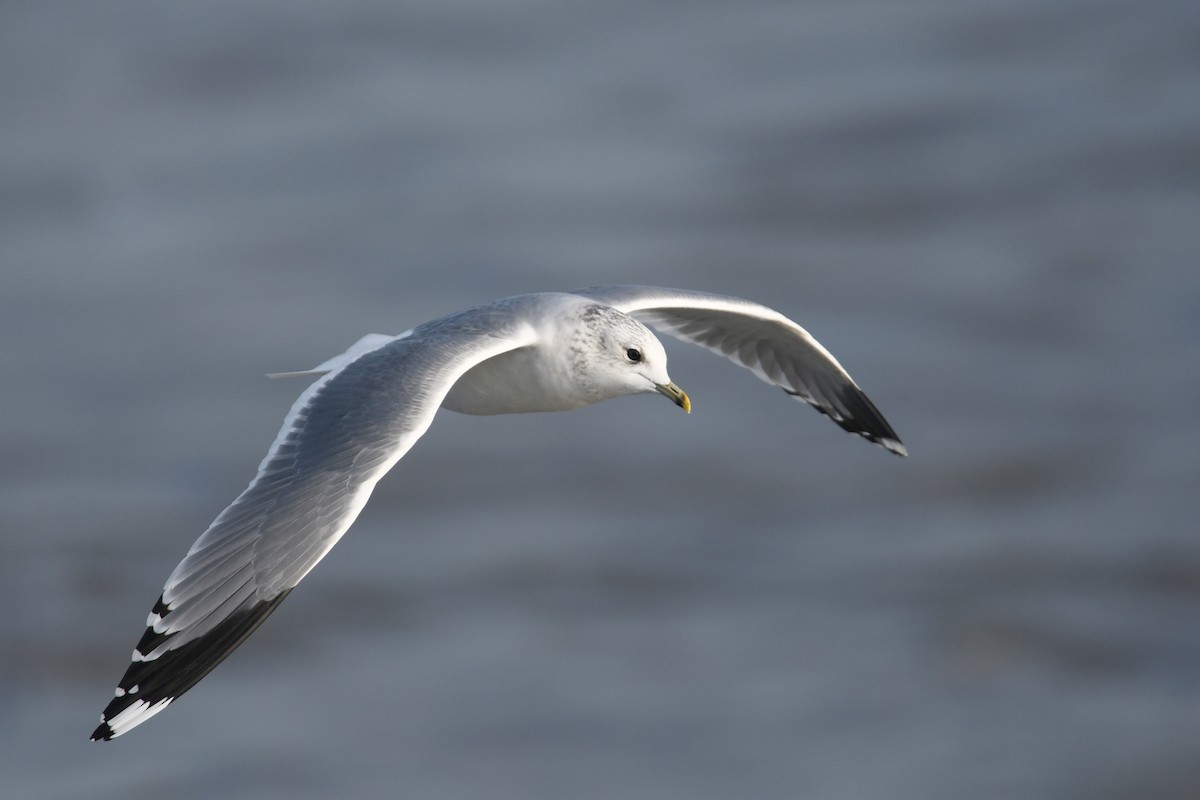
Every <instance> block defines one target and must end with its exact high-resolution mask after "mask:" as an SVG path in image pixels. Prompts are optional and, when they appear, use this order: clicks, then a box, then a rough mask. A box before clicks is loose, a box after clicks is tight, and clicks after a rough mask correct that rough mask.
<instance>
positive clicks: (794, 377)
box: [575, 286, 908, 455]
mask: <svg viewBox="0 0 1200 800" xmlns="http://www.w3.org/2000/svg"><path fill="white" fill-rule="evenodd" d="M575 294H579V295H583V296H584V297H590V298H592V299H593V300H597V301H599V302H602V303H607V304H608V305H611V306H612V307H614V308H616V309H618V310H620V311H623V312H625V313H626V314H629V315H630V316H632V317H634V318H636V319H638V320H640V321H642V322H644V323H646V324H647V325H650V326H652V327H654V328H657V329H658V330H661V331H662V332H664V333H668V334H670V335H672V336H675V337H676V338H679V339H683V340H684V341H687V342H692V343H693V344H698V345H700V346H701V347H704V348H707V349H708V350H711V351H712V352H714V353H718V354H720V355H723V356H725V357H726V358H728V359H730V360H731V361H733V362H734V363H736V364H740V365H741V366H743V367H746V368H747V369H749V370H751V371H752V372H753V373H754V374H755V375H757V376H758V377H759V378H761V379H762V380H764V381H766V382H767V383H770V384H773V385H775V386H778V387H780V388H781V389H783V390H784V391H785V392H787V393H788V394H790V395H792V396H793V397H796V398H798V399H800V400H803V401H804V402H806V403H809V404H811V405H812V406H813V407H815V408H816V409H817V410H818V411H820V412H821V413H823V414H825V415H827V416H828V417H829V418H830V419H832V420H833V421H834V422H836V423H837V424H838V425H840V426H841V427H842V428H844V429H845V430H848V431H850V432H852V433H857V434H859V435H861V436H863V437H865V438H867V439H869V440H871V441H873V442H875V443H876V444H879V445H882V446H883V447H885V448H887V449H888V450H890V451H892V452H893V453H897V454H899V455H907V453H908V451H907V450H906V449H905V447H904V445H903V444H902V443H901V442H900V439H899V437H897V436H896V432H895V431H893V430H892V427H891V425H889V424H888V422H887V420H885V419H884V418H883V415H882V414H881V413H880V412H879V409H877V408H876V407H875V405H874V403H872V402H871V401H870V399H868V398H867V396H866V395H865V394H864V393H863V392H862V390H861V389H859V388H858V385H857V384H856V383H855V382H854V380H853V379H852V378H851V377H850V375H849V374H848V373H847V372H846V370H845V369H843V368H842V365H841V364H839V363H838V361H837V359H836V358H834V357H833V355H832V354H831V353H830V352H829V351H828V350H826V349H825V348H824V347H823V346H822V345H821V343H820V342H818V341H817V340H816V339H814V338H813V337H812V335H811V334H809V332H808V331H806V330H805V329H804V328H802V327H800V325H798V324H796V323H795V322H793V321H792V320H790V319H788V318H787V317H785V316H784V315H783V314H780V313H779V312H778V311H775V310H774V309H771V308H768V307H766V306H763V305H759V304H758V303H753V302H751V301H749V300H743V299H741V298H739V297H728V296H725V295H718V294H707V293H705V292H692V291H688V290H685V289H666V288H659V287H654V286H593V287H590V288H587V289H581V290H579V291H577V292H575Z"/></svg>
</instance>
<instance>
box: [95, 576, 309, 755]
mask: <svg viewBox="0 0 1200 800" xmlns="http://www.w3.org/2000/svg"><path fill="white" fill-rule="evenodd" d="M289 592H291V590H290V589H286V590H284V591H282V592H280V593H279V594H278V595H276V596H275V597H273V598H271V599H270V600H266V601H261V602H258V603H255V604H254V605H251V606H248V607H245V608H242V609H240V610H238V611H235V612H233V613H232V614H230V615H229V617H228V618H227V619H225V620H224V621H222V622H221V624H220V625H218V626H217V627H216V628H214V629H213V630H211V631H209V632H208V633H206V634H204V635H203V636H201V637H199V638H198V639H193V640H192V641H190V642H187V643H186V644H183V645H181V646H180V647H178V648H176V649H174V650H167V651H166V652H164V653H162V654H161V655H159V656H157V657H155V658H149V659H147V660H145V661H134V662H133V663H132V664H130V665H129V668H128V669H127V670H126V671H125V675H124V676H123V677H122V678H121V681H120V683H118V684H117V687H118V691H117V696H116V697H114V698H113V699H112V700H111V701H109V704H108V706H107V707H105V709H104V714H103V715H102V716H101V718H100V719H101V722H100V726H99V727H97V728H96V730H95V731H93V732H92V741H108V740H110V739H114V738H116V737H117V736H120V735H121V734H122V733H124V732H125V731H128V730H130V729H131V728H133V727H136V726H137V725H139V724H140V723H141V722H142V721H144V720H145V719H147V718H149V717H150V716H153V715H154V714H155V713H157V712H158V711H161V710H162V709H164V708H166V706H167V705H169V704H170V703H172V702H173V701H174V700H175V699H176V698H177V697H179V696H180V695H182V694H183V693H184V692H186V691H187V690H188V689H190V688H192V687H193V686H195V685H196V683H197V682H199V680H200V679H201V678H203V677H204V676H205V675H207V674H208V673H209V672H211V671H212V670H213V668H214V667H216V666H217V665H218V664H220V663H221V662H222V661H224V660H225V657H226V656H228V655H229V654H230V653H232V652H233V651H234V650H235V649H236V648H237V647H238V645H240V644H241V643H242V642H243V641H245V640H246V637H248V636H249V635H250V634H251V633H253V632H254V631H255V630H256V629H257V628H258V626H259V625H261V624H262V623H263V620H265V619H266V618H267V617H268V616H269V615H270V613H271V612H272V611H274V610H275V608H276V607H277V606H278V605H279V604H280V603H281V602H283V599H284V598H285V597H287V596H288V594H289ZM154 608H155V613H160V612H159V611H158V610H159V609H160V608H161V609H162V610H163V612H165V611H166V606H165V605H163V603H162V600H161V599H160V600H159V602H158V603H156V604H155V606H154ZM171 635H172V634H166V635H163V634H157V633H155V632H154V629H153V628H147V629H146V633H145V634H144V635H143V636H142V640H141V641H140V642H139V643H138V648H137V652H138V653H141V654H149V653H151V652H153V650H154V648H155V647H157V646H158V645H159V644H161V643H162V642H164V641H166V640H167V639H168V638H169V637H170V636H171ZM137 704H141V705H142V707H143V708H145V707H149V713H147V714H145V715H139V717H140V718H139V719H137V720H136V721H134V722H132V723H131V724H130V723H129V722H128V720H124V721H123V722H122V723H121V724H118V725H117V730H114V729H113V727H112V724H113V722H114V720H117V718H118V715H120V714H122V713H123V712H125V711H126V710H127V709H129V708H130V707H132V706H134V705H137Z"/></svg>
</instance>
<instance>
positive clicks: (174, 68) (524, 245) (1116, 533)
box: [0, 0, 1200, 800]
mask: <svg viewBox="0 0 1200 800" xmlns="http://www.w3.org/2000/svg"><path fill="white" fill-rule="evenodd" d="M1197 8H1198V7H1197V5H1196V3H1195V2H1194V0H1163V1H1162V2H1153V3H1137V2H1133V1H1132V0H1125V1H1124V2H1082V0H1065V1H1064V2H1055V3H1041V2H1034V0H1017V1H1016V2H1003V3H988V4H981V3H961V2H953V1H952V0H929V2H915V0H904V1H903V2H879V1H878V0H876V1H875V2H842V3H837V4H830V3H824V2H805V1H803V0H793V1H792V2H777V3H776V2H743V3H690V2H667V3H651V4H647V3H642V2H637V3H632V2H631V3H596V4H578V3H561V2H550V1H549V0H530V2H524V3H488V2H466V3H456V2H452V3H401V2H387V3H384V2H343V3H338V4H326V5H323V6H317V5H314V4H307V3H291V4H283V3H267V2H251V3H246V2H223V3H199V4H198V3H175V4H163V3H148V2H142V3H137V2H115V3H104V4H94V3H83V2H75V3H31V2H9V3H6V4H5V6H4V9H3V11H0V100H2V107H0V269H2V273H0V280H2V284H0V375H2V376H3V389H2V390H0V398H2V403H3V409H4V412H5V413H4V421H3V423H2V424H0V453H2V457H0V476H2V478H0V604H2V607H3V609H4V614H3V615H0V633H2V636H3V650H2V651H0V686H2V687H3V693H2V694H0V722H2V727H0V731H2V732H0V780H2V782H3V789H2V790H0V793H2V794H3V795H4V797H6V798H7V797H12V798H47V799H54V800H60V799H61V800H68V799H72V800H73V799H74V798H79V797H89V798H101V799H105V800H107V799H108V798H121V799H122V800H128V798H141V797H169V798H175V799H177V800H188V799H189V798H208V797H222V798H227V799H229V800H237V799H238V798H255V799H256V800H259V799H261V798H288V800H302V799H303V798H327V797H334V796H339V797H354V798H396V797H413V798H492V799H495V800H506V799H507V798H514V799H515V798H572V800H574V799H579V800H590V799H591V798H656V799H657V798H689V799H690V800H703V799H707V798H714V799H718V798H720V799H725V798H735V797H737V798H742V797H746V798H781V799H786V798H809V797H811V798H823V799H828V798H835V799H836V798H845V799H846V800H861V798H872V797H887V798H893V799H906V798H913V799H914V800H916V799H918V798H919V799H920V800H940V799H942V798H944V799H945V800H962V798H1032V797H1039V798H1042V797H1045V798H1100V799H1101V800H1106V799H1112V800H1117V799H1118V798H1148V797H1153V798H1165V799H1166V800H1171V799H1172V798H1194V797H1197V796H1200V616H1198V614H1197V609H1198V607H1200V536H1198V535H1197V532H1196V527H1197V526H1196V521H1195V516H1196V511H1197V509H1198V503H1197V498H1196V493H1197V490H1198V488H1200V480H1198V479H1200V456H1197V449H1198V448H1197V445H1200V415H1198V414H1197V406H1198V403H1200V369H1198V368H1197V367H1198V365H1200V272H1198V269H1197V255H1198V254H1200V89H1198V87H1200V82H1198V75H1200V73H1198V70H1197V65H1198V63H1200V62H1197V59H1196V54H1197V52H1198V51H1197V42H1198V41H1200V13H1198V12H1197ZM610 282H642V283H652V284H662V285H668V286H685V287H690V288H697V289H705V290H710V291H719V292H727V293H733V294H738V295H744V296H746V297H750V298H753V299H757V300H760V301H764V302H767V303H769V304H771V305H773V306H775V307H777V308H779V309H780V310H782V311H784V312H785V313H788V314H789V315H791V316H793V317H794V318H795V319H797V320H799V321H800V322H801V323H802V324H804V325H806V326H808V327H809V329H810V330H811V331H812V332H813V333H814V334H815V335H817V336H818V337H819V338H820V339H821V340H822V341H823V342H824V343H825V344H826V345H827V346H828V347H829V348H830V349H831V350H832V351H833V352H834V353H835V354H837V356H838V357H839V358H840V359H841V360H842V362H843V363H844V364H845V365H846V366H847V368H848V369H849V370H850V371H851V373H852V374H853V375H854V376H855V377H856V378H857V379H858V380H859V382H860V383H861V384H862V385H863V387H864V388H865V389H866V390H867V392H868V393H869V394H870V395H871V397H872V398H873V399H874V400H875V402H876V403H877V404H878V405H879V406H880V408H881V409H882V410H883V411H884V413H885V414H886V415H887V416H888V418H889V419H890V420H891V421H892V423H893V424H894V425H895V427H896V429H897V430H898V431H899V433H900V434H901V435H902V437H903V438H904V439H905V442H906V443H907V444H908V446H909V449H910V451H911V452H912V456H911V457H910V458H908V459H906V460H902V459H898V458H894V457H892V456H891V455H889V454H887V453H885V452H884V451H882V450H880V449H878V448H873V447H871V446H869V445H867V444H866V443H864V442H863V441H861V440H859V439H858V438H857V437H851V436H847V435H845V434H843V433H841V432H840V431H839V430H837V429H836V428H835V427H834V426H833V425H831V424H829V423H828V422H827V421H826V420H824V419H823V418H821V417H819V416H818V415H817V414H814V413H812V412H811V411H809V410H807V409H804V408H800V407H797V406H796V405H795V404H794V403H792V402H790V401H788V400H787V398H785V397H784V396H783V395H782V393H780V392H777V391H773V390H770V389H768V388H767V387H765V386H764V385H762V384H760V383H758V382H757V381H756V380H755V379H754V378H753V377H752V376H750V375H748V374H743V373H740V372H738V371H737V370H735V369H734V368H733V367H731V366H730V365H728V364H727V363H726V362H724V361H723V360H721V359H716V358H713V357H711V356H709V355H708V354H705V353H702V352H700V351H698V350H695V349H694V348H693V349H689V348H687V347H686V346H684V345H678V346H676V345H674V344H673V343H671V342H668V350H669V352H670V353H671V357H672V377H674V379H675V380H676V381H677V382H678V383H680V384H681V385H682V386H684V387H685V388H686V389H687V390H688V391H689V392H690V393H691V394H692V396H693V399H694V401H695V406H696V408H695V413H693V414H692V415H691V416H690V417H687V416H684V415H682V414H680V413H679V412H678V409H676V408H675V407H674V406H672V405H671V404H669V403H665V402H662V400H661V398H657V399H656V398H650V397H643V398H630V399H626V400H622V401H616V402H612V403H608V404H604V405H602V406H598V407H595V408H592V409H587V410H584V411H580V412H575V413H571V414H558V415H532V416H527V417H500V418H487V419H473V418H464V417H457V416H455V415H451V414H446V415H443V416H441V417H439V419H438V420H437V421H436V422H435V424H434V426H433V428H432V429H431V431H430V432H429V434H428V436H427V437H426V438H425V439H423V440H422V441H421V442H420V443H418V445H417V446H416V447H415V448H414V450H413V451H412V452H411V453H410V454H409V456H408V457H407V458H405V459H404V460H403V461H402V462H401V463H400V464H399V465H398V466H397V468H396V469H395V470H394V471H393V473H392V474H391V475H390V476H389V477H388V478H387V479H385V480H384V481H383V482H382V483H381V485H380V486H379V488H378V490H377V492H376V495H375V498H374V499H373V500H372V503H371V504H370V505H369V506H368V508H367V510H366V511H365V512H364V514H363V516H362V518H361V519H360V521H359V522H358V524H357V525H356V526H355V528H354V529H353V530H352V532H351V534H350V535H349V536H347V537H346V539H345V540H344V541H343V542H342V543H341V544H340V545H339V546H338V547H337V548H336V549H335V550H334V551H333V552H332V553H331V555H330V557H329V558H328V559H326V561H325V562H323V563H322V564H321V565H320V566H319V567H318V568H317V570H315V571H314V572H313V574H312V575H311V576H310V577H309V578H308V579H307V580H306V581H305V582H304V584H303V585H302V586H301V587H300V588H299V589H298V590H297V591H296V592H294V593H293V595H292V597H291V598H289V600H288V602H287V603H285V604H284V605H283V606H282V607H281V609H280V611H279V612H278V613H277V614H276V615H275V616H274V617H272V618H271V619H270V620H269V621H268V622H267V624H266V625H265V626H264V627H263V628H262V629H261V630H260V631H259V632H258V633H257V634H256V635H255V636H254V637H253V638H252V639H251V640H250V641H249V642H248V643H247V644H246V645H245V646H244V647H243V648H242V649H241V650H239V651H238V652H236V653H235V654H234V655H233V656H232V657H231V658H230V660H229V661H228V662H226V663H225V664H223V665H222V666H221V667H220V668H218V669H217V670H216V671H215V672H214V673H213V674H212V675H210V676H209V677H208V678H206V679H205V680H204V681H203V682H202V683H201V684H200V685H199V686H198V687H197V688H196V689H194V690H193V691H192V692H191V693H189V694H188V695H186V696H185V697H184V698H183V699H182V700H180V701H179V702H178V703H176V704H175V705H174V706H173V707H172V708H170V709H169V710H168V711H167V712H165V713H164V714H162V715H160V716H158V717H156V718H155V719H154V720H152V721H151V722H149V723H147V724H146V725H144V726H142V727H141V728H138V729H136V730H135V731H133V732H132V733H130V734H129V735H128V736H126V737H123V738H121V739H119V740H117V741H115V742H112V743H108V744H91V743H89V742H88V741H87V735H88V733H89V732H90V731H91V729H92V728H93V727H94V725H95V721H96V719H97V717H98V714H99V712H100V709H101V708H102V707H103V705H104V704H105V703H106V702H107V700H108V698H109V697H110V695H111V692H112V688H113V686H114V685H115V682H116V680H117V678H118V677H119V675H120V673H121V672H122V671H123V670H124V668H125V666H126V661H127V659H128V656H129V652H130V650H131V649H132V647H133V644H134V643H135V641H136V640H137V638H138V636H139V635H140V628H141V625H142V623H143V620H144V619H145V614H146V612H147V611H148V610H149V608H150V605H151V604H152V602H153V601H154V599H155V597H156V596H157V593H158V591H159V589H160V588H161V585H162V582H163V580H164V579H165V577H166V576H167V574H168V573H169V572H170V570H171V568H172V567H173V566H174V565H175V563H176V562H177V561H178V559H179V558H180V557H181V556H182V554H183V553H184V552H185V551H186V549H187V547H188V545H189V544H191V542H192V541H193V539H194V538H195V537H196V536H197V535H198V534H199V533H200V532H201V531H202V530H203V529H204V527H205V526H206V525H207V523H208V522H209V521H210V520H211V519H212V517H213V516H215V515H216V513H217V512H218V511H220V510H221V508H223V507H224V505H225V504H226V503H227V502H228V501H229V500H231V499H232V498H233V497H234V495H235V494H236V493H237V492H238V491H239V490H240V489H241V488H242V487H243V486H244V485H245V483H246V481H247V480H249V478H250V477H251V476H252V475H253V472H254V469H255V466H256V465H257V463H258V460H259V459H260V458H261V456H262V454H263V453H264V452H265V449H266V447H267V445H268V444H269V443H270V441H271V440H272V438H273V437H274V434H275V431H276V429H277V426H278V423H279V421H280V420H281V418H282V416H283V414H284V412H285V411H286V409H287V407H288V405H289V404H290V403H291V401H292V399H293V398H294V396H295V395H296V394H297V393H298V392H299V391H300V388H301V386H299V385H297V384H295V383H279V382H270V381H266V380H264V379H263V378H262V374H263V373H265V372H270V371H276V370H287V369H297V368H304V367H308V366H311V365H312V364H315V363H316V362H318V361H320V360H322V359H324V358H326V357H328V356H329V355H332V354H333V353H336V352H339V351H340V350H341V349H342V348H344V347H345V346H346V345H348V344H349V343H350V342H352V341H353V340H355V339H356V338H357V337H358V336H359V335H361V334H363V333H366V332H369V331H382V332H389V331H391V332H395V331H399V330H402V329H404V328H407V327H409V326H411V325H413V324H415V323H418V322H421V321H423V320H426V319H429V318H431V317H434V316H437V315H440V314H442V313H445V312H448V311H451V310H454V309H457V308H461V307H464V306H467V305H470V304H472V303H475V302H479V301H482V300H486V299H490V298H492V297H496V296H501V295H506V294H513V293H517V292H522V291H536V290H546V289H568V288H573V287H576V286H581V285H588V284H594V283H610Z"/></svg>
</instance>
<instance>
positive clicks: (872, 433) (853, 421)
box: [783, 385, 908, 457]
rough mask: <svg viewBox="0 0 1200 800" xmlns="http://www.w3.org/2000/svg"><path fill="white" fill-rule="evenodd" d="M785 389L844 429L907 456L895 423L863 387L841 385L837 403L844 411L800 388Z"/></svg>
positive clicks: (906, 449)
mask: <svg viewBox="0 0 1200 800" xmlns="http://www.w3.org/2000/svg"><path fill="white" fill-rule="evenodd" d="M783 391H784V392H785V393H787V394H789V395H791V396H792V397H795V398H797V399H799V400H803V401H804V402H806V403H809V404H810V405H811V406H812V407H813V408H815V409H816V410H817V411H820V412H821V413H822V414H824V415H825V416H827V417H829V418H830V419H831V420H833V421H834V422H836V423H837V424H838V425H839V426H840V427H841V428H842V430H845V431H849V432H850V433H857V434H858V435H859V436H861V437H863V438H864V439H867V440H868V441H871V442H874V443H875V444H877V445H879V446H880V447H882V448H884V449H886V450H887V451H888V452H891V453H895V454H896V455H898V456H902V457H903V456H907V455H908V448H907V447H905V446H904V443H903V442H901V441H900V437H899V436H897V435H896V432H895V431H894V430H892V426H891V425H889V424H888V421H887V420H886V419H884V418H883V414H881V413H880V412H879V409H878V408H876V407H875V404H874V403H872V402H871V398H869V397H867V396H866V395H865V394H863V392H862V390H861V389H859V388H858V387H856V386H853V385H850V386H846V387H841V388H839V389H838V390H837V391H836V393H835V395H834V396H836V398H837V402H836V405H837V406H840V408H841V409H845V411H844V412H842V411H840V410H838V409H834V408H830V407H827V406H825V405H824V404H823V403H818V402H816V401H815V400H813V399H812V398H810V397H807V396H805V395H803V394H801V393H800V392H794V391H792V390H791V389H784V390H783Z"/></svg>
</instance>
